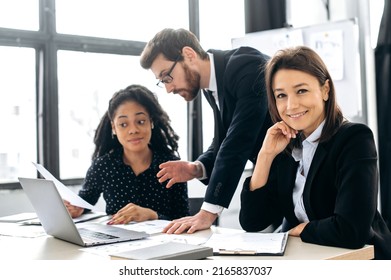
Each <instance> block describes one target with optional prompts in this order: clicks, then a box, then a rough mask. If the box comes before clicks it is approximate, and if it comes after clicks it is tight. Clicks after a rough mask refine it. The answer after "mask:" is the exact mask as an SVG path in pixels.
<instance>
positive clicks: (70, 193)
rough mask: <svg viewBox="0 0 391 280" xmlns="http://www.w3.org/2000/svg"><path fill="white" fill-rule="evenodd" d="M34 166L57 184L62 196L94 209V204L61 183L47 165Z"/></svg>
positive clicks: (80, 205)
mask: <svg viewBox="0 0 391 280" xmlns="http://www.w3.org/2000/svg"><path fill="white" fill-rule="evenodd" d="M33 164H34V166H35V167H36V168H37V170H38V171H39V173H41V175H42V176H43V177H44V178H45V179H47V180H51V181H53V182H54V184H55V185H56V187H57V189H58V192H59V193H60V195H61V197H62V198H63V199H65V200H67V201H69V202H70V203H71V204H72V205H75V206H79V207H83V208H85V209H93V208H94V206H93V205H91V204H89V203H88V202H87V201H85V200H84V199H82V198H81V197H80V196H78V195H77V194H76V193H74V192H73V191H72V190H70V189H69V188H68V187H67V186H65V185H64V184H63V183H61V182H60V181H59V180H57V179H56V178H55V177H54V176H53V175H52V174H51V173H50V172H49V171H48V170H47V169H46V168H45V167H43V166H42V165H41V164H39V163H34V162H33Z"/></svg>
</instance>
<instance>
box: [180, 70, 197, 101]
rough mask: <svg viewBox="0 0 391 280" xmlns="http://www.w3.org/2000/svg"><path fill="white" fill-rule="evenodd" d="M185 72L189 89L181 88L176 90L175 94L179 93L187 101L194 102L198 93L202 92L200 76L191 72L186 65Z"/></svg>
mask: <svg viewBox="0 0 391 280" xmlns="http://www.w3.org/2000/svg"><path fill="white" fill-rule="evenodd" d="M183 70H184V72H185V79H186V81H187V83H188V86H187V88H180V89H177V90H175V93H179V94H180V95H181V96H182V97H183V98H184V99H185V100H186V101H192V100H194V99H195V98H196V97H197V95H198V92H199V91H200V80H201V77H200V74H198V73H197V72H195V71H192V70H190V68H189V67H188V66H187V65H186V64H184V65H183Z"/></svg>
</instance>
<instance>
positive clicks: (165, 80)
mask: <svg viewBox="0 0 391 280" xmlns="http://www.w3.org/2000/svg"><path fill="white" fill-rule="evenodd" d="M179 58H180V56H178V58H177V59H175V62H174V64H173V65H172V66H171V68H170V70H168V72H167V74H166V75H164V77H163V78H162V79H161V80H159V82H157V84H156V85H157V86H158V87H161V88H162V87H164V85H165V84H169V83H171V82H172V80H174V78H173V77H172V76H171V72H172V70H174V67H175V65H176V64H177V62H178V60H179Z"/></svg>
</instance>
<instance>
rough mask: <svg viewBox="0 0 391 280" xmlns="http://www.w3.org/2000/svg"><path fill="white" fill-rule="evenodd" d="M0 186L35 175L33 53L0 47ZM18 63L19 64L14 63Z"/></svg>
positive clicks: (35, 133) (35, 135)
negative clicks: (33, 168)
mask: <svg viewBox="0 0 391 280" xmlns="http://www.w3.org/2000/svg"><path fill="white" fill-rule="evenodd" d="M0 61H1V63H0V77H2V78H1V83H0V93H1V94H0V130H1V131H2V133H1V135H2V137H1V138H0V184H1V183H9V182H14V181H16V180H17V177H18V176H21V175H23V176H35V173H34V172H31V168H32V167H33V165H32V163H31V162H32V161H34V162H36V161H37V141H36V139H37V126H36V117H35V116H36V98H35V51H34V49H31V48H15V47H1V46H0ZM15 61H18V63H15Z"/></svg>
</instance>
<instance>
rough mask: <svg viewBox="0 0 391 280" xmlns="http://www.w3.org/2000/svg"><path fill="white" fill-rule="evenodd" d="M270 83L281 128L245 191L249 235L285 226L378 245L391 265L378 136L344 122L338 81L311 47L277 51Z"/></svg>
mask: <svg viewBox="0 0 391 280" xmlns="http://www.w3.org/2000/svg"><path fill="white" fill-rule="evenodd" d="M265 77H266V86H267V94H268V102H269V111H270V114H271V116H272V118H273V121H274V125H273V126H272V127H270V128H269V130H268V132H267V135H266V137H265V139H264V141H263V146H262V148H261V150H260V151H259V154H258V158H257V162H256V165H255V167H254V172H253V175H252V176H251V177H249V178H247V179H246V181H245V183H244V186H243V190H242V193H241V210H240V217H239V219H240V223H241V226H242V227H243V229H244V230H246V231H261V230H263V229H265V228H266V227H268V226H269V225H270V224H273V223H276V222H278V221H281V220H283V225H282V230H283V231H289V234H290V235H292V236H299V237H300V238H301V240H302V241H304V242H309V243H314V244H320V245H326V246H337V247H345V248H352V249H354V248H360V247H362V246H364V245H365V244H374V247H375V258H376V259H391V246H390V244H391V233H390V231H389V229H388V228H387V225H386V223H385V222H384V220H383V218H382V216H381V215H380V213H379V212H378V211H377V197H378V169H377V152H376V146H375V142H374V138H373V134H372V131H371V130H370V129H369V128H368V127H367V126H366V125H364V124H359V123H351V122H348V121H347V120H346V119H344V117H343V114H342V112H341V110H340V108H339V107H338V105H337V102H336V96H335V89H334V84H333V81H332V79H331V76H330V74H329V72H328V70H327V68H326V66H325V64H324V62H323V61H322V60H321V58H320V57H319V56H318V55H317V54H316V53H315V52H314V51H313V50H311V49H310V48H307V47H303V46H301V47H296V48H288V49H284V50H281V51H279V52H277V53H276V54H275V55H274V56H273V57H272V58H271V59H270V61H269V62H268V64H267V66H266V74H265Z"/></svg>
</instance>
